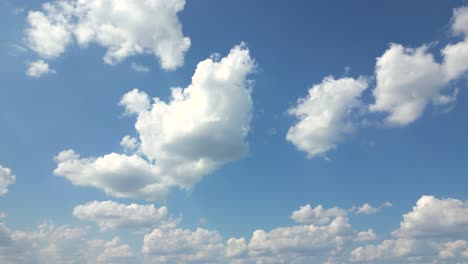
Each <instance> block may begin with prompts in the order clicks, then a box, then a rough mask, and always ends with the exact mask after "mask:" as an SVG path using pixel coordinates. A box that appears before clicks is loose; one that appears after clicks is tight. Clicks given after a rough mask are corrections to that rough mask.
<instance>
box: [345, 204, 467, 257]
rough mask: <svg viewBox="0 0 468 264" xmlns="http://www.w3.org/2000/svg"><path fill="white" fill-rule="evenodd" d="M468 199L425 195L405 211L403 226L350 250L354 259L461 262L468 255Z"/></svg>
mask: <svg viewBox="0 0 468 264" xmlns="http://www.w3.org/2000/svg"><path fill="white" fill-rule="evenodd" d="M467 219H468V202H467V201H460V200H457V199H452V198H447V199H438V198H436V197H433V196H422V197H421V198H420V199H419V200H418V201H417V203H416V206H414V207H413V210H412V211H411V212H409V213H407V214H404V215H403V221H402V222H401V223H400V228H398V229H397V230H395V231H393V232H392V233H391V234H392V235H393V236H394V237H395V238H396V239H387V240H384V241H382V242H381V243H380V244H377V245H367V246H360V247H358V248H356V249H354V250H353V251H351V253H350V260H351V261H353V262H373V263H375V262H376V261H378V262H379V263H380V262H383V263H387V262H388V263H396V262H399V263H430V262H432V261H436V262H437V263H439V262H440V263H461V262H463V261H466V260H467V259H468V242H467V241H466V240H463V239H460V238H466V237H468V220H467Z"/></svg>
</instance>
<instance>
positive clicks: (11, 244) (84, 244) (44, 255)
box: [0, 223, 135, 264]
mask: <svg viewBox="0 0 468 264" xmlns="http://www.w3.org/2000/svg"><path fill="white" fill-rule="evenodd" d="M131 256H133V253H132V252H131V251H130V248H129V246H128V245H125V244H122V243H120V241H119V240H118V238H116V239H113V240H112V241H109V242H106V241H104V240H99V239H91V238H90V237H89V235H88V230H87V229H84V228H72V227H69V226H55V225H53V224H49V223H46V224H41V225H40V226H39V227H38V229H37V230H36V231H21V230H11V229H9V228H8V227H6V226H5V224H3V223H0V262H1V263H5V264H10V263H11V264H13V263H39V264H46V263H47V264H49V263H51V264H55V263H57V264H59V263H135V262H134V261H131V260H130V257H131Z"/></svg>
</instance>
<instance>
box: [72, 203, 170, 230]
mask: <svg viewBox="0 0 468 264" xmlns="http://www.w3.org/2000/svg"><path fill="white" fill-rule="evenodd" d="M73 215H74V216H75V217H77V218H79V219H81V220H88V221H94V222H96V224H97V225H98V226H99V227H100V228H101V230H107V229H116V228H132V229H137V230H138V229H147V228H154V227H156V226H157V225H158V224H160V223H161V222H162V221H164V220H166V217H167V215H168V210H167V207H166V206H162V207H160V208H156V207H155V206H154V205H139V204H129V205H126V204H119V203H116V202H113V201H104V202H98V201H94V202H89V203H86V204H83V205H78V206H76V207H75V209H73Z"/></svg>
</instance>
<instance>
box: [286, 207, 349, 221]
mask: <svg viewBox="0 0 468 264" xmlns="http://www.w3.org/2000/svg"><path fill="white" fill-rule="evenodd" d="M347 214H348V212H347V211H346V210H343V209H341V208H339V207H333V208H330V209H325V208H324V207H323V206H322V205H320V204H319V205H317V206H316V207H315V208H312V206H310V204H307V205H305V206H301V208H300V209H298V210H296V211H294V212H293V213H292V214H291V219H293V220H294V221H296V222H298V223H302V224H318V225H323V224H327V223H329V222H330V221H331V220H332V219H334V218H336V217H338V216H346V215H347Z"/></svg>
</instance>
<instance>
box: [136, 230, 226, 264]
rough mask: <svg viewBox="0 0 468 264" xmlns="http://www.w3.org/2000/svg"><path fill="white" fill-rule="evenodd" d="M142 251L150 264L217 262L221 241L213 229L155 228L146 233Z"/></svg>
mask: <svg viewBox="0 0 468 264" xmlns="http://www.w3.org/2000/svg"><path fill="white" fill-rule="evenodd" d="M142 252H143V254H144V255H145V256H146V257H147V258H149V259H151V262H153V263H217V262H218V261H219V260H220V258H222V257H223V256H224V244H223V240H222V238H221V236H220V235H219V233H218V232H216V231H210V230H206V229H203V228H197V229H196V230H195V231H191V230H188V229H181V228H174V229H163V228H157V229H154V230H153V231H152V232H151V233H149V234H147V235H145V237H144V239H143V248H142Z"/></svg>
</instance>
